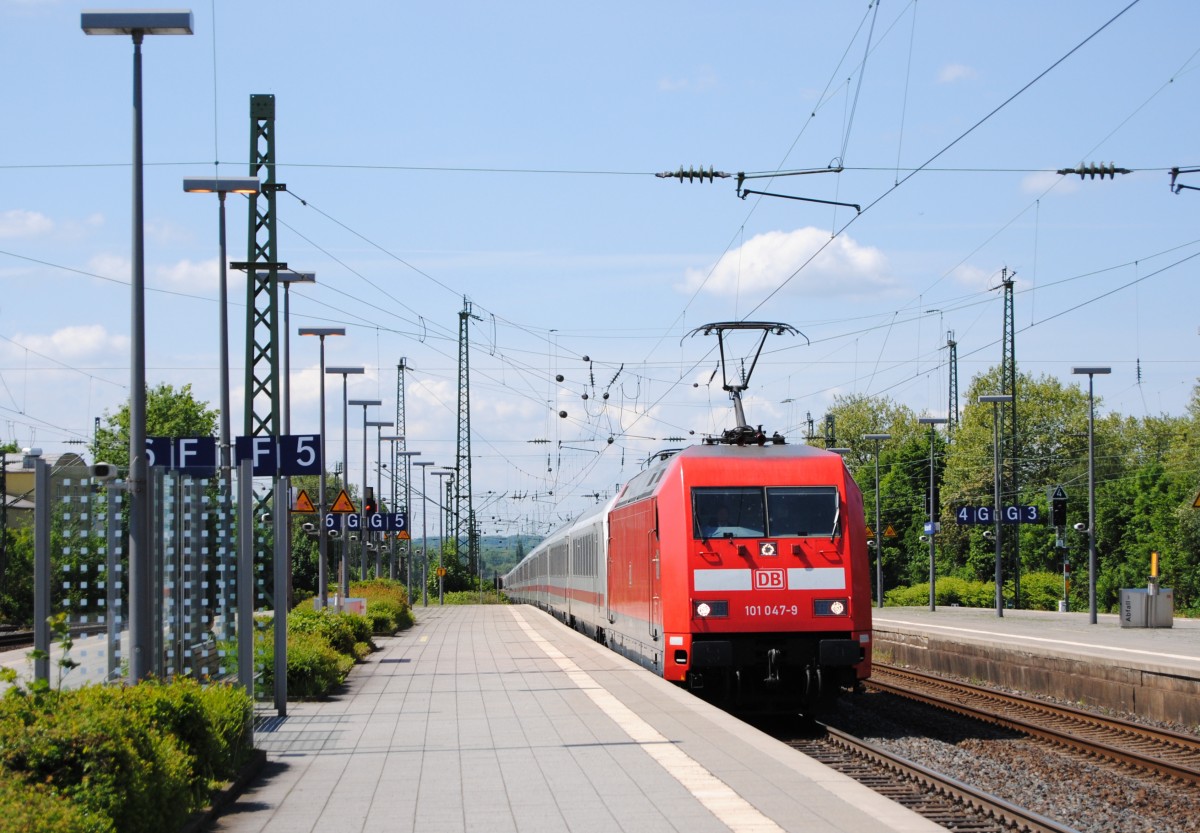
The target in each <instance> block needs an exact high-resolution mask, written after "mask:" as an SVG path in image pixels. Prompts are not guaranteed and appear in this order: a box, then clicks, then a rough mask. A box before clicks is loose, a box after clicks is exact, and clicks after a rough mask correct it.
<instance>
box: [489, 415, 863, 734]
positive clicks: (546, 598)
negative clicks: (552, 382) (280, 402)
mask: <svg viewBox="0 0 1200 833" xmlns="http://www.w3.org/2000/svg"><path fill="white" fill-rule="evenodd" d="M866 536H867V528H866V524H865V521H864V518H863V502H862V493H861V491H860V490H859V488H858V486H857V484H856V483H855V482H854V480H853V478H852V477H851V476H850V473H849V471H848V470H847V469H846V466H845V464H844V462H843V461H842V458H841V456H840V455H839V454H836V453H833V452H829V451H825V450H823V449H819V448H815V447H812V446H807V445H789V444H787V443H786V442H784V440H783V438H782V437H780V436H778V435H775V436H774V437H772V438H765V437H762V436H761V434H760V437H759V441H758V442H720V441H715V440H714V441H712V442H708V441H706V442H704V443H701V444H697V445H694V446H689V447H686V448H683V449H678V450H673V451H669V452H664V453H660V454H658V455H656V456H655V457H654V459H653V462H652V463H650V464H649V465H648V466H647V467H646V468H644V469H643V470H642V471H641V472H640V473H639V474H637V475H636V476H634V477H633V478H632V479H630V480H629V482H628V483H626V484H625V485H624V486H623V487H622V488H621V489H620V490H619V491H618V493H617V494H616V496H615V497H613V498H612V499H610V500H608V501H607V502H605V503H603V504H599V505H597V506H595V507H594V508H592V509H590V510H589V511H587V512H584V513H583V514H582V515H580V516H579V517H577V518H575V519H574V520H572V521H571V522H569V523H567V524H566V525H564V526H563V527H561V528H559V529H558V530H556V531H555V532H553V533H551V534H550V535H549V536H548V537H547V538H546V539H545V540H543V541H542V542H540V543H539V544H538V545H537V546H536V547H535V548H534V549H532V550H531V551H530V552H529V554H528V555H527V556H526V557H525V558H524V559H522V560H521V562H520V563H519V564H517V566H516V567H514V568H513V569H512V570H511V571H510V572H509V573H508V574H506V575H505V576H504V577H503V587H504V591H505V593H506V594H507V595H508V596H509V598H510V599H511V600H512V601H514V602H524V603H528V604H533V605H536V606H538V607H540V608H542V609H544V610H546V611H548V612H550V613H551V614H553V615H554V616H556V617H557V618H558V619H560V620H562V621H563V622H564V623H566V624H567V625H569V626H571V627H573V628H576V629H577V630H580V631H582V632H584V633H586V634H588V635H589V636H591V637H593V638H594V639H596V640H598V641H599V642H601V643H603V644H605V645H607V646H608V647H610V648H612V649H613V650H615V651H617V652H619V653H621V654H623V655H625V656H627V657H629V658H630V659H632V660H634V661H636V662H638V663H640V664H641V665H643V666H645V667H646V668H649V669H650V670H652V671H653V672H654V673H656V674H659V675H661V676H662V677H663V678H664V679H666V680H669V681H671V682H673V683H677V684H678V685H680V686H683V687H686V688H688V689H690V690H692V691H693V692H695V693H696V694H698V695H700V696H701V697H704V698H705V699H708V700H711V701H713V702H715V703H717V704H718V705H721V706H722V707H726V708H729V709H730V710H733V711H755V712H763V713H793V714H795V713H800V714H807V713H812V712H814V711H817V710H819V709H821V708H822V707H825V706H827V705H829V704H830V703H831V702H832V701H834V700H835V699H836V698H837V697H838V695H839V694H841V693H843V692H845V691H847V690H853V689H859V688H861V686H862V682H863V681H864V680H865V679H867V678H868V677H869V676H870V673H871V601H872V597H871V578H870V569H869V557H868V547H867V540H866Z"/></svg>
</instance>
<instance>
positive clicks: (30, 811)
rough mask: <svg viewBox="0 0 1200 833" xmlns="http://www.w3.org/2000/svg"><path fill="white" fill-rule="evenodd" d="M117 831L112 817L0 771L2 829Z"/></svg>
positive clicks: (14, 832) (24, 832) (12, 832)
mask: <svg viewBox="0 0 1200 833" xmlns="http://www.w3.org/2000/svg"><path fill="white" fill-rule="evenodd" d="M43 830H45V831H53V832H54V833H115V831H116V828H115V827H113V822H112V819H110V818H107V817H106V816H103V815H99V814H97V813H95V812H94V811H92V810H89V809H88V808H87V807H85V806H83V805H82V804H77V803H75V802H74V801H72V800H71V799H70V798H67V797H66V796H64V795H61V794H60V793H57V792H55V791H54V790H53V789H51V788H50V787H48V786H46V785H45V784H29V783H27V782H25V781H23V780H22V779H21V778H19V777H17V776H16V775H14V774H12V773H7V772H4V773H0V833H35V831H43Z"/></svg>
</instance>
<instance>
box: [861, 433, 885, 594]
mask: <svg viewBox="0 0 1200 833" xmlns="http://www.w3.org/2000/svg"><path fill="white" fill-rule="evenodd" d="M891 438H892V435H891V434H863V439H864V440H874V441H875V596H876V604H877V606H878V607H880V608H882V607H883V530H882V529H881V528H880V526H881V521H880V512H879V443H881V442H883V441H885V440H890V439H891Z"/></svg>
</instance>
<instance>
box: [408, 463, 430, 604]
mask: <svg viewBox="0 0 1200 833" xmlns="http://www.w3.org/2000/svg"><path fill="white" fill-rule="evenodd" d="M413 465H414V466H420V467H421V561H422V563H423V567H422V569H421V604H422V605H424V606H425V607H428V606H429V526H428V524H427V520H428V516H429V491H428V489H427V488H426V486H425V469H427V468H429V467H430V466H432V465H435V463H434V462H433V461H432V460H413Z"/></svg>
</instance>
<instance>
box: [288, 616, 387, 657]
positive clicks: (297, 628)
mask: <svg viewBox="0 0 1200 833" xmlns="http://www.w3.org/2000/svg"><path fill="white" fill-rule="evenodd" d="M359 619H362V620H363V627H361V628H360V626H359V625H358V624H357V622H356V621H355V620H359ZM370 627H371V626H370V624H368V623H366V621H365V618H364V617H362V616H355V615H354V614H352V613H338V612H337V611H335V610H333V609H331V608H325V609H324V610H294V611H292V612H291V613H290V614H289V615H288V634H289V635H290V634H294V633H307V634H317V635H318V636H321V637H322V638H324V640H325V641H326V642H328V643H329V646H330V647H331V648H333V650H335V651H337V652H338V653H339V654H345V655H346V656H353V654H354V643H355V642H362V641H363V639H362V636H361V633H362V632H363V631H364V630H365V631H366V635H367V638H368V639H369V638H370Z"/></svg>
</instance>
